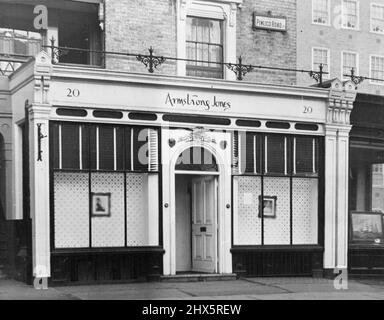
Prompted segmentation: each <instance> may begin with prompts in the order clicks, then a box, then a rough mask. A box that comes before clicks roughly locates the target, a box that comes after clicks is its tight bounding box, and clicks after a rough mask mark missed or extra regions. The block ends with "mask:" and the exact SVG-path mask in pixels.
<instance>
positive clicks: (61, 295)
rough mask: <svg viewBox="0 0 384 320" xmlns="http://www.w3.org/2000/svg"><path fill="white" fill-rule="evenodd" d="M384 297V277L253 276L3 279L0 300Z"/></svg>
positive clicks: (0, 283)
mask: <svg viewBox="0 0 384 320" xmlns="http://www.w3.org/2000/svg"><path fill="white" fill-rule="evenodd" d="M135 299H138V300H336V299H337V300H384V279H359V280H348V289H346V290H337V289H335V286H334V282H333V280H327V279H315V278H249V279H241V280H233V281H207V282H176V283H167V282H147V283H128V284H102V285H82V286H65V287H50V288H48V289H47V290H36V289H34V287H33V286H28V285H26V284H24V283H21V282H17V281H15V280H0V300H135Z"/></svg>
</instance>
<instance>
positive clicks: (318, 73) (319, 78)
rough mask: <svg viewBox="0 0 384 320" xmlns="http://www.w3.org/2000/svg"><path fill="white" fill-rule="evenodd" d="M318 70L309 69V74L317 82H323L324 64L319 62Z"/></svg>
mask: <svg viewBox="0 0 384 320" xmlns="http://www.w3.org/2000/svg"><path fill="white" fill-rule="evenodd" d="M319 69H320V70H319V71H309V76H310V77H311V78H313V79H315V80H316V82H317V83H320V84H322V83H323V74H324V71H323V70H324V65H323V64H322V63H321V64H320V66H319Z"/></svg>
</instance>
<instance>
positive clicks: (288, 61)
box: [237, 0, 308, 85]
mask: <svg viewBox="0 0 384 320" xmlns="http://www.w3.org/2000/svg"><path fill="white" fill-rule="evenodd" d="M307 1H308V0H307ZM254 11H256V12H257V13H259V14H267V13H268V11H271V14H272V15H276V16H285V17H287V28H288V30H287V32H284V33H282V32H274V31H265V30H260V29H258V30H253V29H252V13H253V12H254ZM237 18H238V19H237V55H238V56H239V55H242V57H243V60H244V63H246V64H253V65H263V66H270V67H280V68H293V69H296V0H284V1H281V0H244V2H243V5H242V8H241V10H239V11H238V16H237ZM246 80H247V81H253V82H263V83H277V84H288V85H290V84H295V83H296V73H294V72H282V71H265V70H257V69H256V70H255V71H254V72H252V73H250V74H249V75H247V76H246Z"/></svg>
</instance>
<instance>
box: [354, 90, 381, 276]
mask: <svg viewBox="0 0 384 320" xmlns="http://www.w3.org/2000/svg"><path fill="white" fill-rule="evenodd" d="M383 105H384V99H383V98H382V97H380V96H374V95H368V94H358V95H357V98H356V101H355V107H354V110H353V113H352V117H351V122H352V124H353V128H352V131H351V142H350V150H351V151H350V153H351V160H350V194H349V210H350V225H349V228H350V232H349V261H350V264H349V273H350V274H351V275H354V276H366V275H372V276H374V275H376V276H377V275H381V276H382V275H383V271H384V236H383V221H384V202H383V201H384V192H383V191H384V180H383V178H384V175H383V168H384V139H383V137H384V131H383V128H384V127H383V124H382V119H383V111H382V109H383Z"/></svg>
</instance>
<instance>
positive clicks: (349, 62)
mask: <svg viewBox="0 0 384 320" xmlns="http://www.w3.org/2000/svg"><path fill="white" fill-rule="evenodd" d="M342 63H343V66H342V70H343V74H342V78H343V79H345V78H347V77H346V76H345V75H348V74H351V70H352V68H353V69H354V70H355V74H356V73H357V72H358V67H357V54H356V53H353V52H343V62H342Z"/></svg>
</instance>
